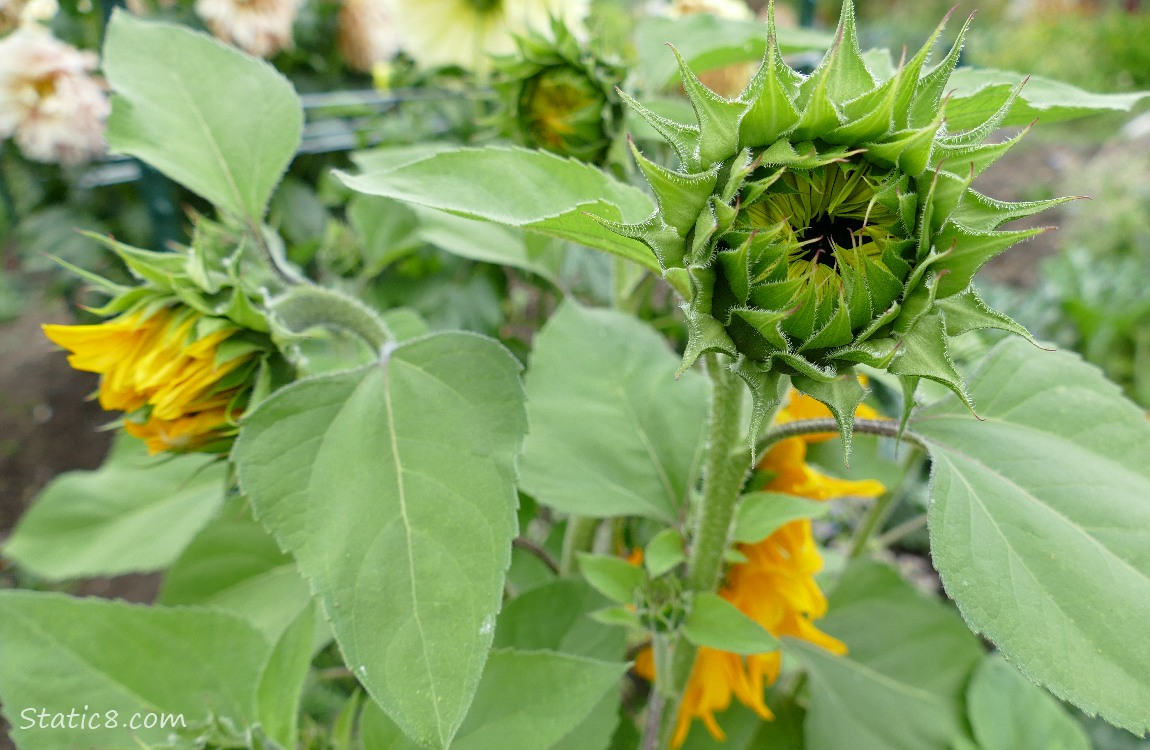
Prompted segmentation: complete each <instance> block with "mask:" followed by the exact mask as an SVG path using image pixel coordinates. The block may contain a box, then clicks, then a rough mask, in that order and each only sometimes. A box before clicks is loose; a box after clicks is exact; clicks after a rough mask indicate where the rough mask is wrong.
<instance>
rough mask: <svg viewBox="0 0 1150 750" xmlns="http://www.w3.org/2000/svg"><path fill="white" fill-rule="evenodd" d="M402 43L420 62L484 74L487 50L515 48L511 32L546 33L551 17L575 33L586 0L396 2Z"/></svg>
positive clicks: (587, 4) (505, 51)
mask: <svg viewBox="0 0 1150 750" xmlns="http://www.w3.org/2000/svg"><path fill="white" fill-rule="evenodd" d="M395 10H396V14H395V17H396V23H397V26H398V29H399V32H400V36H401V38H402V40H403V49H404V51H405V52H407V54H408V55H410V56H411V58H412V59H413V60H415V61H416V63H418V64H419V65H420V66H422V67H425V68H437V67H443V66H448V65H458V66H459V67H461V68H464V69H466V70H472V71H475V72H477V73H479V74H481V75H482V74H486V73H487V72H488V71H489V70H490V67H491V61H490V56H491V55H509V54H512V53H514V52H515V35H522V34H526V33H527V32H528V31H535V32H537V33H540V34H544V35H550V29H551V18H552V17H555V18H558V19H560V20H561V21H563V23H564V24H565V25H566V26H567V27H568V28H569V29H571V30H572V31H574V32H576V33H578V32H579V29H580V28H581V25H582V22H583V20H584V19H585V18H586V17H587V13H588V12H589V10H590V0H419V2H410V1H409V2H400V3H398V4H397V5H396V8H395Z"/></svg>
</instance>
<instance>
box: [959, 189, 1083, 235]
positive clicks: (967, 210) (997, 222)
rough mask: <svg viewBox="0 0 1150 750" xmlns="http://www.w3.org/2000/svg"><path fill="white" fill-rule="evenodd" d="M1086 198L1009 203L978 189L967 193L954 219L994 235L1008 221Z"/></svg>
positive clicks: (967, 226)
mask: <svg viewBox="0 0 1150 750" xmlns="http://www.w3.org/2000/svg"><path fill="white" fill-rule="evenodd" d="M1082 198H1083V196H1080V195H1079V196H1067V197H1064V198H1047V199H1046V200H1039V201H1020V202H1017V203H1012V202H1008V201H1000V200H995V199H994V198H988V197H987V196H985V195H983V194H982V193H978V192H975V191H974V190H970V191H967V194H966V196H965V197H964V198H963V199H962V203H960V204H959V206H958V208H957V209H955V211H954V213H953V214H951V216H950V220H951V222H953V223H954V224H958V225H961V226H962V227H964V228H966V229H969V230H972V231H976V232H978V231H981V232H990V231H993V230H995V229H998V228H999V227H1000V226H1002V225H1003V224H1005V223H1006V222H1008V221H1013V220H1014V219H1022V218H1025V217H1027V216H1033V215H1034V214H1037V213H1041V212H1043V211H1045V210H1046V209H1048V208H1053V207H1054V206H1060V205H1062V204H1063V203H1068V202H1069V201H1076V200H1081V199H1082Z"/></svg>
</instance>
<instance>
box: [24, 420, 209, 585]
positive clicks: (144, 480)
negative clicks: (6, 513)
mask: <svg viewBox="0 0 1150 750" xmlns="http://www.w3.org/2000/svg"><path fill="white" fill-rule="evenodd" d="M227 473H228V469H227V466H226V465H225V464H223V463H221V462H219V461H216V460H215V459H214V458H213V457H211V456H206V455H196V454H189V455H185V456H179V457H170V456H165V457H161V456H155V457H152V456H148V455H147V453H146V451H145V450H144V446H143V443H141V442H140V441H139V440H136V439H134V438H130V437H128V436H126V435H122V436H120V437H119V438H118V439H117V440H116V443H115V444H114V446H113V448H112V452H111V454H110V455H109V456H108V459H107V460H106V461H105V463H104V465H103V466H101V467H100V468H99V469H97V470H95V471H73V472H68V473H67V474H63V475H61V476H59V477H57V478H55V479H53V480H52V482H51V483H50V484H49V485H48V486H47V487H45V488H44V491H43V492H41V493H40V496H39V497H38V498H37V500H36V502H35V504H33V505H32V507H31V508H30V509H29V510H28V512H27V513H25V514H24V516H23V518H21V519H20V522H19V523H18V524H17V525H16V528H15V529H14V530H13V532H12V536H11V537H10V538H9V540H8V542H7V544H5V545H4V556H5V557H7V558H8V559H10V560H13V561H14V562H16V563H17V564H18V565H20V566H21V567H22V568H24V569H26V570H28V571H31V572H33V573H35V574H36V575H38V576H42V577H44V578H47V579H48V580H53V581H62V580H66V579H69V578H84V577H92V576H114V575H122V574H124V573H144V572H149V571H153V570H159V569H161V568H164V567H167V566H168V565H171V564H172V562H173V561H175V559H176V558H177V557H179V555H180V552H181V551H182V550H183V549H184V548H185V547H187V546H188V544H189V543H190V542H191V541H192V539H193V537H195V536H196V534H197V533H198V532H199V531H200V529H202V528H203V527H204V526H205V525H206V524H207V523H208V522H209V521H210V520H211V518H212V516H213V515H215V513H216V511H217V510H218V509H219V507H220V505H221V504H223V502H224V495H225V489H226V487H225V481H226V477H227Z"/></svg>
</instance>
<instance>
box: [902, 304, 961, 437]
mask: <svg viewBox="0 0 1150 750" xmlns="http://www.w3.org/2000/svg"><path fill="white" fill-rule="evenodd" d="M946 339H947V335H946V324H945V322H944V321H943V319H942V316H941V315H940V314H938V313H932V314H929V315H924V316H922V317H921V318H919V320H918V321H917V322H916V323H915V325H914V327H913V328H911V329H910V330H909V331H907V333H906V334H905V335H904V336H903V337H902V341H901V343H900V344H899V348H898V352H897V353H896V354H895V357H894V358H893V359H892V360H891V362H890V366H889V367H888V368H887V369H888V370H889V371H890V372H891V373H892V374H894V375H904V376H913V377H919V378H927V379H928V380H933V381H935V382H936V383H941V384H943V385H945V386H946V387H947V388H949V389H950V390H951V391H952V392H953V393H954V395H956V396H958V397H959V398H960V399H961V400H962V403H964V404H966V408H968V409H970V411H971V413H974V402H973V401H972V400H971V398H970V394H969V393H968V392H967V390H966V382H965V381H964V380H963V378H962V375H960V374H959V372H958V370H957V369H955V367H954V362H953V361H952V360H951V358H950V350H949V349H948V347H947V343H946ZM976 416H977V414H976Z"/></svg>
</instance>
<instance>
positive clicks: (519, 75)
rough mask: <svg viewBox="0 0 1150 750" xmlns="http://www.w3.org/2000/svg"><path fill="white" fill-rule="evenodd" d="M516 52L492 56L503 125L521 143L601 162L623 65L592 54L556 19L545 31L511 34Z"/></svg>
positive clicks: (617, 119)
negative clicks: (501, 100) (504, 113)
mask: <svg viewBox="0 0 1150 750" xmlns="http://www.w3.org/2000/svg"><path fill="white" fill-rule="evenodd" d="M516 44H517V46H518V54H517V55H514V56H509V57H504V58H502V59H500V60H498V61H497V65H496V80H497V81H498V83H497V87H498V88H499V89H500V91H501V92H502V94H503V97H504V99H505V101H506V106H507V130H509V131H510V132H511V133H512V134H513V135H514V136H515V138H516V139H517V140H519V141H520V142H521V143H523V144H524V145H526V146H529V147H532V148H539V149H543V150H546V151H551V152H554V153H557V154H560V155H562V156H572V157H575V158H577V159H580V160H582V161H587V162H591V163H595V164H601V163H603V162H604V160H605V159H606V158H607V155H608V152H609V151H610V149H611V147H612V145H613V144H614V143H615V142H617V140H618V136H619V134H620V132H621V131H622V122H623V106H622V100H621V99H620V98H619V96H618V95H617V94H616V93H615V87H616V86H618V85H619V84H620V83H621V82H622V80H623V76H624V71H623V69H622V68H621V67H620V66H619V65H617V64H615V63H613V62H610V61H608V60H606V59H604V58H603V57H601V56H599V55H597V54H595V53H594V52H592V51H591V50H589V49H587V48H586V47H585V46H583V45H582V44H580V42H579V41H578V40H577V39H576V38H575V36H574V35H573V34H572V33H571V32H570V31H569V30H568V29H567V27H566V26H565V25H564V24H563V23H562V21H560V20H558V19H552V21H551V36H550V37H547V36H544V35H542V34H539V33H529V34H526V35H524V36H520V37H518V38H517V40H516Z"/></svg>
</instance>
